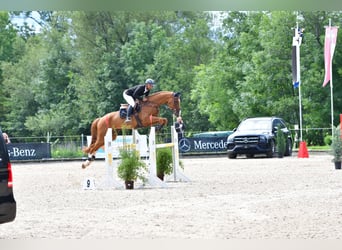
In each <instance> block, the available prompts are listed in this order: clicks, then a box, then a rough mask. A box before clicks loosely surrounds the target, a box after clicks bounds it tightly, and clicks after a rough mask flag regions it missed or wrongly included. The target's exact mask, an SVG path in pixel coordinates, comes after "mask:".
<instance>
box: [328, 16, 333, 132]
mask: <svg viewBox="0 0 342 250" xmlns="http://www.w3.org/2000/svg"><path fill="white" fill-rule="evenodd" d="M329 32H330V34H329V35H330V37H331V36H332V35H331V18H329ZM331 45H332V39H330V55H331V57H330V67H329V71H330V108H331V136H332V137H333V136H334V92H333V77H332V58H333V56H332V54H331V48H332V46H331Z"/></svg>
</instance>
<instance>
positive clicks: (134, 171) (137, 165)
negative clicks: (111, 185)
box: [117, 147, 146, 189]
mask: <svg viewBox="0 0 342 250" xmlns="http://www.w3.org/2000/svg"><path fill="white" fill-rule="evenodd" d="M120 158H121V159H120V163H119V165H118V169H117V172H118V176H119V178H121V179H122V180H124V181H125V187H126V189H134V182H135V181H136V180H137V179H140V180H142V181H143V182H145V177H144V176H143V174H142V173H143V171H144V170H146V164H145V162H143V161H142V160H141V159H140V155H139V152H138V151H137V150H135V149H129V148H125V147H124V148H123V149H121V150H120Z"/></svg>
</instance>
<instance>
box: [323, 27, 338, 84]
mask: <svg viewBox="0 0 342 250" xmlns="http://www.w3.org/2000/svg"><path fill="white" fill-rule="evenodd" d="M336 38H337V27H332V26H328V27H326V28H325V41H324V68H325V76H324V81H323V87H325V85H327V83H328V82H329V81H330V80H331V66H332V65H331V64H332V58H333V56H334V51H335V46H336Z"/></svg>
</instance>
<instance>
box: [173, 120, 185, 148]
mask: <svg viewBox="0 0 342 250" xmlns="http://www.w3.org/2000/svg"><path fill="white" fill-rule="evenodd" d="M175 129H176V132H177V135H178V142H179V141H180V140H181V139H182V138H184V131H185V124H184V122H183V119H182V117H181V116H178V117H177V120H176V122H175Z"/></svg>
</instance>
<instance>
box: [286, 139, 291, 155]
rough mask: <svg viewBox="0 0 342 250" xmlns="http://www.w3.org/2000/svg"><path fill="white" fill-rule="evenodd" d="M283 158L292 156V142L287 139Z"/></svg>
mask: <svg viewBox="0 0 342 250" xmlns="http://www.w3.org/2000/svg"><path fill="white" fill-rule="evenodd" d="M284 155H285V156H291V155H292V140H291V139H287V142H286V150H285V154H284Z"/></svg>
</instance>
